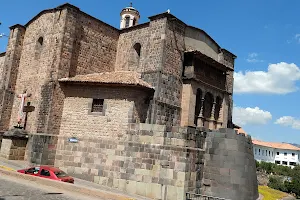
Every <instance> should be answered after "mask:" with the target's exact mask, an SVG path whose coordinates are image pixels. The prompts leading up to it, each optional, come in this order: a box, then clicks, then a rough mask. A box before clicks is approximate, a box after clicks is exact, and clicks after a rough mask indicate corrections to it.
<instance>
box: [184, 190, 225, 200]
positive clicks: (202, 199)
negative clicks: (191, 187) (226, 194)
mask: <svg viewBox="0 0 300 200" xmlns="http://www.w3.org/2000/svg"><path fill="white" fill-rule="evenodd" d="M186 200H230V199H225V198H221V197H213V196H209V195H203V194H195V193H189V192H188V193H186Z"/></svg>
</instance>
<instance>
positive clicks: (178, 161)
mask: <svg viewBox="0 0 300 200" xmlns="http://www.w3.org/2000/svg"><path fill="white" fill-rule="evenodd" d="M128 128H129V130H127V132H126V137H124V138H122V139H117V138H116V137H114V138H113V139H110V138H105V137H103V138H99V137H98V138H95V137H91V135H92V134H89V133H88V132H85V133H86V134H85V135H82V137H78V143H70V142H68V138H66V137H63V136H59V141H58V149H57V155H56V159H55V166H57V167H59V168H60V169H62V170H65V171H66V172H68V173H69V174H72V175H74V176H77V177H81V178H84V179H86V180H89V181H94V182H96V183H99V184H101V185H105V186H108V187H114V188H117V189H119V190H123V191H126V192H128V193H132V194H138V195H142V196H147V197H150V198H154V199H169V200H171V199H172V200H174V199H184V196H185V192H187V191H192V190H193V189H195V188H196V187H197V185H196V183H197V182H198V185H199V186H200V181H201V176H197V169H198V168H199V165H200V163H201V160H202V155H203V150H202V148H201V147H202V146H203V141H204V139H203V137H204V136H203V134H202V133H201V132H200V131H196V130H195V129H190V128H180V127H173V129H172V130H168V131H167V130H166V127H165V126H162V125H151V124H130V125H129V127H128ZM197 178H198V180H197Z"/></svg>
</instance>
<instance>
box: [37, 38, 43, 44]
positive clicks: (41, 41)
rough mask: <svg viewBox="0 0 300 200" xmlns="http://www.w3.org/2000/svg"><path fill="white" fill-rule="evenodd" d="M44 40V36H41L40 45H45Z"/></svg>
mask: <svg viewBox="0 0 300 200" xmlns="http://www.w3.org/2000/svg"><path fill="white" fill-rule="evenodd" d="M43 42H44V38H43V37H39V39H38V43H39V45H41V46H42V45H43Z"/></svg>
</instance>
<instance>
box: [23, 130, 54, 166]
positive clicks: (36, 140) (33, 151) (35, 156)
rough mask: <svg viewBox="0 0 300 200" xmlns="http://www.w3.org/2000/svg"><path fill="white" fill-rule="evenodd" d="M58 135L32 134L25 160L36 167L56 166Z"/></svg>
mask: <svg viewBox="0 0 300 200" xmlns="http://www.w3.org/2000/svg"><path fill="white" fill-rule="evenodd" d="M57 140H58V138H57V135H50V134H44V135H41V134H31V135H29V137H28V142H27V148H26V152H25V160H27V161H28V164H29V165H31V166H35V165H52V166H53V165H54V161H55V155H56V149H57Z"/></svg>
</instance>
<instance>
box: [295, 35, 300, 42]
mask: <svg viewBox="0 0 300 200" xmlns="http://www.w3.org/2000/svg"><path fill="white" fill-rule="evenodd" d="M295 39H296V40H297V42H298V43H300V33H297V34H296V35H295Z"/></svg>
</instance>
